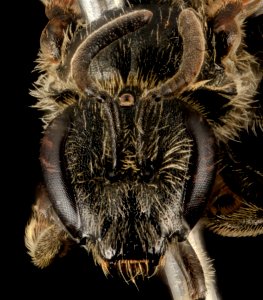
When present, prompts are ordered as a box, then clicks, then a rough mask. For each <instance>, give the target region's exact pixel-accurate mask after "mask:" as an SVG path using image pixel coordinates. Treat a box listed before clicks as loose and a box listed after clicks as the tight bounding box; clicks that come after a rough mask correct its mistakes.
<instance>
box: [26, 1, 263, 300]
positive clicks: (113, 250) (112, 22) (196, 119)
mask: <svg viewBox="0 0 263 300" xmlns="http://www.w3.org/2000/svg"><path fill="white" fill-rule="evenodd" d="M43 3H44V4H45V8H46V16H47V17H48V19H49V21H48V24H47V26H46V27H45V29H44V30H43V32H42V35H41V49H40V52H39V57H38V59H37V70H38V71H39V73H40V74H39V78H38V80H37V82H36V83H35V88H34V89H33V90H32V91H31V94H32V95H33V96H34V97H36V99H37V103H36V105H35V107H36V108H38V109H40V110H42V111H43V118H42V120H43V124H44V125H43V128H44V132H43V138H42V141H41V149H40V163H41V167H42V171H43V178H44V182H43V184H42V185H41V186H40V188H39V194H38V195H37V200H36V203H35V205H34V206H33V215H32V218H31V219H30V221H29V223H28V225H27V227H26V237H25V240H26V245H27V247H28V250H29V254H30V255H31V257H32V260H33V262H34V264H35V265H36V266H38V267H40V268H44V267H46V266H48V265H49V264H50V263H51V262H52V261H53V260H54V258H56V257H57V256H60V255H62V253H63V255H64V254H65V253H66V252H67V250H68V249H69V248H70V247H71V246H73V245H77V246H78V245H79V246H81V247H84V248H85V249H86V250H87V251H88V252H89V253H91V254H92V255H93V258H94V261H95V263H98V264H99V265H100V266H101V267H102V270H103V271H104V273H105V274H108V273H114V272H115V270H117V271H118V272H119V274H121V275H122V276H123V278H124V280H125V281H127V282H129V281H131V282H133V283H135V284H136V280H137V279H138V278H139V277H149V276H153V275H155V274H157V273H158V274H162V276H163V277H164V278H166V280H167V282H168V284H169V286H170V289H171V293H172V294H173V297H174V299H205V298H207V299H208V298H209V297H210V299H216V297H217V296H216V294H215V291H214V290H213V288H212V287H211V284H210V279H211V278H212V277H213V270H212V269H211V266H210V261H209V258H208V257H207V256H206V254H205V251H204V250H202V244H201V243H199V242H198V241H199V238H198V235H197V234H198V233H200V232H201V230H202V228H204V227H206V228H209V229H211V230H212V231H214V232H216V233H218V234H220V235H223V236H233V237H238V236H255V235H259V234H262V233H263V164H262V157H261V156H262V155H261V152H262V149H263V141H262V140H263V134H262V130H263V117H262V116H263V114H262V112H263V107H262V73H263V72H262V63H263V56H262V41H263V40H262V24H263V22H262V10H263V5H262V1H260V0H258V1H257V0H251V1H241V0H228V1H223V0H214V1H213V0H206V1H202V0H192V1H190V0H189V1H187V0H170V1H168V0H167V1H161V0H160V1H125V0H123V1H121V0H119V1H107V0H101V1H100V0H97V1H89V0H86V1H85V0H83V1H81V0H80V1H76V0H64V1H63V0H43ZM260 20H261V21H260ZM249 33H250V34H251V35H250V34H249ZM251 36H253V37H254V38H258V41H259V43H258V45H260V44H261V46H258V48H255V47H251ZM251 147H253V151H252V149H251ZM255 148H256V149H259V150H258V152H257V150H256V151H255Z"/></svg>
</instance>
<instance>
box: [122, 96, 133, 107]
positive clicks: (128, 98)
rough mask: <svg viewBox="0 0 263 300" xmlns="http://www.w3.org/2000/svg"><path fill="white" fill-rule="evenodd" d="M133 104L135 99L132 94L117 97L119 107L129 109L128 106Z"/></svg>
mask: <svg viewBox="0 0 263 300" xmlns="http://www.w3.org/2000/svg"><path fill="white" fill-rule="evenodd" d="M134 103H135V99H134V96H133V95H132V94H129V93H125V94H122V95H121V96H120V97H119V104H120V106H124V107H129V106H133V105H134Z"/></svg>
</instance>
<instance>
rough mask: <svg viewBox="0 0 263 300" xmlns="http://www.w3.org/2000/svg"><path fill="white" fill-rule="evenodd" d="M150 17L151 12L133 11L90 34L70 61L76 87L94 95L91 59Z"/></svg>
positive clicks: (94, 85)
mask: <svg viewBox="0 0 263 300" xmlns="http://www.w3.org/2000/svg"><path fill="white" fill-rule="evenodd" d="M151 17H152V12H150V11H148V10H138V11H133V12H130V13H127V14H125V15H122V16H120V17H117V18H116V19H114V20H112V21H110V22H108V23H106V24H105V25H103V26H101V27H100V28H99V29H97V30H96V31H94V32H93V33H91V34H90V35H89V36H88V37H87V38H86V39H85V40H84V41H83V42H82V44H81V45H80V46H79V47H78V49H77V51H76V52H75V53H74V55H73V57H72V60H71V75H72V77H73V79H74V80H75V82H76V84H77V86H78V87H79V88H80V89H81V90H82V91H84V92H85V93H87V94H90V95H93V94H95V93H96V92H97V91H98V89H97V87H96V84H95V83H94V81H93V80H92V78H91V77H90V75H89V74H88V68H89V65H90V63H91V61H92V59H93V58H94V57H95V56H96V55H97V54H98V53H99V52H100V51H101V50H102V49H103V48H105V47H107V46H108V45H110V44H111V43H113V42H114V41H116V40H118V39H119V38H121V37H123V36H125V35H126V34H128V33H131V32H134V31H136V30H138V29H140V28H141V27H143V26H144V25H146V24H148V23H149V22H150V20H151Z"/></svg>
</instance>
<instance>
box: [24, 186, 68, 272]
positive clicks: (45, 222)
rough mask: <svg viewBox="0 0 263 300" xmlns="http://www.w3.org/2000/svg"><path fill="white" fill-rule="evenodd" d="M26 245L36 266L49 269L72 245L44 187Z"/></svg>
mask: <svg viewBox="0 0 263 300" xmlns="http://www.w3.org/2000/svg"><path fill="white" fill-rule="evenodd" d="M25 244H26V247H27V248H28V253H29V255H30V256H31V258H32V262H33V263H34V265H36V266H38V267H40V268H44V267H47V266H48V265H49V264H51V262H52V261H53V260H54V258H55V257H57V256H64V255H65V254H66V253H67V252H68V250H69V247H70V245H71V244H72V242H71V240H70V238H69V235H68V234H67V233H66V232H65V231H64V229H63V227H62V225H61V224H60V221H59V219H58V217H57V215H56V214H55V212H54V210H53V207H52V205H51V203H50V201H49V199H48V197H47V194H46V191H45V188H44V187H40V190H39V193H38V197H37V200H36V203H35V204H34V205H33V213H32V217H31V219H30V221H29V223H28V224H27V226H26V231H25Z"/></svg>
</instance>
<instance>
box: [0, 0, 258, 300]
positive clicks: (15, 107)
mask: <svg viewBox="0 0 263 300" xmlns="http://www.w3.org/2000/svg"><path fill="white" fill-rule="evenodd" d="M3 5H4V6H2V14H1V15H2V20H3V17H5V20H4V21H2V26H1V49H2V66H4V67H2V70H4V72H2V79H1V82H2V87H1V90H2V99H1V102H2V105H4V107H2V110H1V117H2V121H3V122H2V130H1V133H2V134H1V137H2V139H1V148H2V150H4V154H3V155H2V159H1V161H2V170H3V172H2V175H3V179H2V180H1V181H2V184H3V188H2V190H3V196H2V200H1V203H2V211H1V216H2V218H1V220H2V227H1V228H2V232H1V233H2V245H1V249H2V251H4V255H2V267H1V265H0V270H1V271H2V272H1V273H2V275H3V279H1V285H2V287H3V288H4V289H6V292H7V295H8V296H6V297H5V298H6V299H11V298H12V297H11V296H13V295H15V294H16V295H17V298H19V299H20V298H24V297H27V299H31V298H32V299H33V298H34V299H35V298H37V299H45V298H48V299H53V298H55V296H56V298H57V299H62V298H66V299H68V298H72V296H73V297H74V299H77V298H80V297H81V299H106V298H107V299H145V300H146V299H151V300H155V299H163V300H165V299H169V296H168V293H167V290H166V288H165V286H162V285H160V284H159V283H158V281H157V280H152V281H149V282H148V281H147V280H145V283H144V285H142V287H140V291H139V292H138V291H137V289H136V288H135V287H134V286H128V285H127V284H126V283H123V282H121V281H118V280H112V279H110V278H108V279H106V278H105V277H104V275H103V274H101V271H100V269H99V268H98V267H96V266H93V265H92V261H91V259H90V258H89V257H88V256H87V255H86V253H84V252H83V251H81V250H79V251H73V252H72V253H71V254H70V255H69V256H68V257H66V258H63V259H60V260H59V261H57V262H56V263H54V265H52V266H51V267H49V268H47V269H44V270H39V269H37V268H36V267H34V266H33V265H32V263H31V262H30V258H29V256H28V255H27V253H26V249H25V246H24V229H25V226H26V223H27V220H28V219H29V217H30V213H31V205H32V204H33V202H34V195H35V188H36V185H37V183H38V182H39V180H40V168H39V163H38V149H39V140H40V137H41V130H42V128H41V123H40V121H39V117H40V113H39V112H37V111H36V109H33V108H31V106H32V105H33V104H34V103H35V100H34V99H33V98H32V97H31V96H30V95H29V89H30V88H32V83H33V81H34V80H35V79H36V78H37V74H36V73H33V72H32V70H33V68H34V66H35V63H34V60H35V59H36V57H37V52H38V47H39V37H40V33H41V31H42V29H43V27H44V26H45V24H46V17H45V15H44V6H43V4H42V3H41V2H40V1H38V0H26V1H16V2H12V1H10V2H9V3H6V4H3ZM5 15H6V16H5ZM205 236H206V240H207V250H208V251H209V254H210V257H211V258H212V259H213V260H214V265H215V268H216V271H217V276H218V285H219V291H220V294H221V295H222V300H227V299H229V300H230V299H231V300H232V299H263V280H262V272H263V237H262V236H261V237H256V238H246V239H244V238H238V239H234V238H222V237H218V236H216V235H213V234H211V233H206V234H205Z"/></svg>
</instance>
